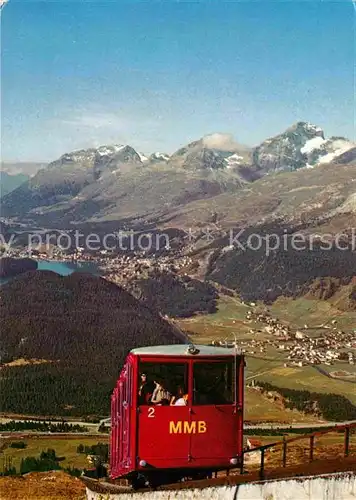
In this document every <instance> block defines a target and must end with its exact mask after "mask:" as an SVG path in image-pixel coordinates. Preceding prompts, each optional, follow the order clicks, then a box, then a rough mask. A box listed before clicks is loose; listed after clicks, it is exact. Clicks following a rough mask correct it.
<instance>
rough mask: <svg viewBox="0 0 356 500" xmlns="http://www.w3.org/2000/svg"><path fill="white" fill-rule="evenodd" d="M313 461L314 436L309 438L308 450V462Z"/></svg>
mask: <svg viewBox="0 0 356 500" xmlns="http://www.w3.org/2000/svg"><path fill="white" fill-rule="evenodd" d="M313 460H314V436H310V450H309V461H310V462H312V461H313Z"/></svg>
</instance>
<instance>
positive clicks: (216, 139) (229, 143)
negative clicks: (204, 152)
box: [203, 133, 239, 151]
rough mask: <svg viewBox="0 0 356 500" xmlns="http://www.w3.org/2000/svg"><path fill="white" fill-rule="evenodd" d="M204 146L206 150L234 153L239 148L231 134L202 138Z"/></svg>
mask: <svg viewBox="0 0 356 500" xmlns="http://www.w3.org/2000/svg"><path fill="white" fill-rule="evenodd" d="M203 141H204V144H205V145H206V147H208V148H215V149H221V150H225V151H234V150H235V149H237V148H238V147H239V144H238V143H237V142H236V141H235V139H234V137H233V135H232V134H220V133H217V134H210V135H206V136H205V137H203Z"/></svg>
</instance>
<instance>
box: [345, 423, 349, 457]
mask: <svg viewBox="0 0 356 500" xmlns="http://www.w3.org/2000/svg"><path fill="white" fill-rule="evenodd" d="M349 448H350V427H345V439H344V457H348V456H349Z"/></svg>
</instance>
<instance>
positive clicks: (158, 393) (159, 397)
mask: <svg viewBox="0 0 356 500" xmlns="http://www.w3.org/2000/svg"><path fill="white" fill-rule="evenodd" d="M155 384H156V388H155V390H154V391H153V394H152V398H151V403H153V404H161V405H167V404H169V402H170V400H171V399H172V395H171V393H170V392H169V391H167V389H166V386H165V383H164V382H163V380H155Z"/></svg>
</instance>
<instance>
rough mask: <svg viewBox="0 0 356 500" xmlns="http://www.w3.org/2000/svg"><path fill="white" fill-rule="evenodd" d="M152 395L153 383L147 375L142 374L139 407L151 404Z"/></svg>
mask: <svg viewBox="0 0 356 500" xmlns="http://www.w3.org/2000/svg"><path fill="white" fill-rule="evenodd" d="M152 393H153V387H152V383H151V382H149V381H148V380H147V375H146V374H145V373H141V384H140V387H139V390H138V399H139V405H147V404H149V402H150V400H151V397H152Z"/></svg>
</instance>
